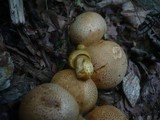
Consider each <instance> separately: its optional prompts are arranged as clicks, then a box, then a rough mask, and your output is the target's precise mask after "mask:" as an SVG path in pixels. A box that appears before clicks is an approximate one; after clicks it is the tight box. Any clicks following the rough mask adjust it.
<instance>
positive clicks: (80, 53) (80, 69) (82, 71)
mask: <svg viewBox="0 0 160 120" xmlns="http://www.w3.org/2000/svg"><path fill="white" fill-rule="evenodd" d="M69 64H70V66H71V67H72V68H74V69H75V71H76V75H77V78H79V79H81V80H88V79H89V78H91V76H92V74H93V65H92V62H91V58H90V55H89V53H88V52H87V51H86V50H85V46H84V45H82V44H80V45H78V46H77V50H75V51H73V52H72V53H71V54H70V56H69Z"/></svg>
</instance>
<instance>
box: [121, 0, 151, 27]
mask: <svg viewBox="0 0 160 120" xmlns="http://www.w3.org/2000/svg"><path fill="white" fill-rule="evenodd" d="M122 9H123V11H122V12H121V14H122V15H123V16H125V17H126V18H127V19H128V20H129V21H130V23H131V24H132V25H133V26H134V27H135V28H138V26H139V25H140V24H141V23H142V22H143V21H144V20H145V17H146V15H147V14H148V13H149V12H150V11H149V10H147V11H145V10H144V9H142V8H140V7H136V8H135V6H134V5H133V4H132V2H127V3H124V4H123V5H122Z"/></svg>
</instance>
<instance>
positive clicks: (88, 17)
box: [69, 12, 107, 45]
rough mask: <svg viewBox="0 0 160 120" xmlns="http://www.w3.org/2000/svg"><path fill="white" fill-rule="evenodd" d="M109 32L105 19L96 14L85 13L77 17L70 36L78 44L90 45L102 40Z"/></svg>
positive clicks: (70, 29) (70, 30) (71, 27)
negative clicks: (107, 31)
mask: <svg viewBox="0 0 160 120" xmlns="http://www.w3.org/2000/svg"><path fill="white" fill-rule="evenodd" d="M106 30H107V25H106V22H105V20H104V18H103V17H102V16H101V15H100V14H98V13H96V12H85V13H82V14H80V15H79V16H77V17H76V19H75V21H74V22H73V23H72V24H71V26H70V28H69V36H70V38H71V40H72V41H73V42H74V43H76V44H80V43H81V44H84V45H88V44H90V43H92V42H94V41H97V40H100V39H101V38H102V37H103V35H104V34H105V32H106Z"/></svg>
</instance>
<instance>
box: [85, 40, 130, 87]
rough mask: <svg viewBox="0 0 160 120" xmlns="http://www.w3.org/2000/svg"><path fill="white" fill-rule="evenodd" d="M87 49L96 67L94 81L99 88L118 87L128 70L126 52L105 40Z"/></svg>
mask: <svg viewBox="0 0 160 120" xmlns="http://www.w3.org/2000/svg"><path fill="white" fill-rule="evenodd" d="M86 49H87V51H88V52H89V54H90V56H91V60H92V63H93V66H94V73H93V75H92V80H93V81H94V82H95V84H96V85H97V88H98V89H109V88H113V87H115V86H117V85H118V84H119V83H120V82H121V81H122V79H123V77H124V76H125V73H126V70H127V57H126V54H125V52H124V50H123V49H122V48H121V47H120V46H119V45H118V44H117V43H115V42H113V41H104V40H99V41H97V42H95V43H93V44H91V45H89V46H87V48H86Z"/></svg>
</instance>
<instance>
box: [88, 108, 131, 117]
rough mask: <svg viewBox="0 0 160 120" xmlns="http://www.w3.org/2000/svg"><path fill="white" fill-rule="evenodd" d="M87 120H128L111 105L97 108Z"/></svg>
mask: <svg viewBox="0 0 160 120" xmlns="http://www.w3.org/2000/svg"><path fill="white" fill-rule="evenodd" d="M87 120H128V119H127V117H126V115H125V114H124V113H122V112H121V111H120V110H119V109H117V108H116V107H114V106H112V105H103V106H97V107H96V108H94V109H93V110H92V111H91V112H90V113H89V114H88V119H87Z"/></svg>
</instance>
